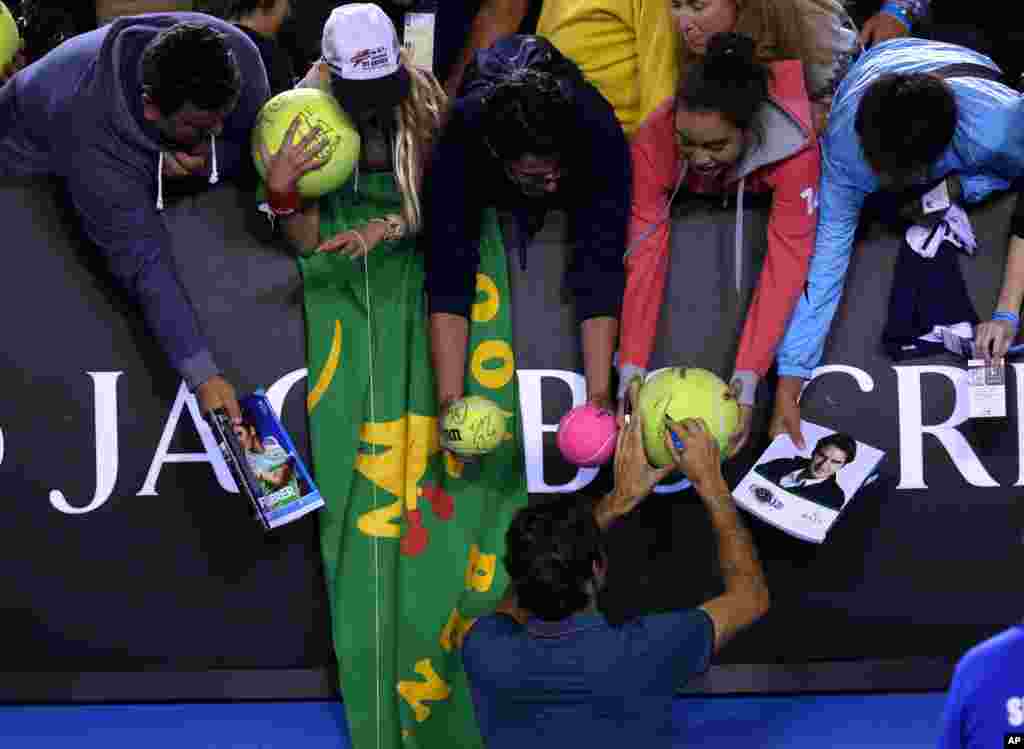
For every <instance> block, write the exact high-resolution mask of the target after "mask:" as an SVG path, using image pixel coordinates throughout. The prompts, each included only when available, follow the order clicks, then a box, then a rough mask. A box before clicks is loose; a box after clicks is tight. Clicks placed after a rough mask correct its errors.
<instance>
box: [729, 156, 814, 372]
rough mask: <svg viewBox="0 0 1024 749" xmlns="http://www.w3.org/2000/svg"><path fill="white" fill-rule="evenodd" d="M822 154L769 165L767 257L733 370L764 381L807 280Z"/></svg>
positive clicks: (812, 248) (791, 158)
mask: <svg viewBox="0 0 1024 749" xmlns="http://www.w3.org/2000/svg"><path fill="white" fill-rule="evenodd" d="M820 173H821V153H820V150H819V148H818V143H817V141H816V140H815V141H814V142H813V143H812V145H811V146H809V147H808V148H805V149H804V150H803V151H800V152H799V153H797V154H796V155H794V156H792V157H790V158H789V159H787V160H786V161H783V162H781V163H780V164H777V165H775V166H772V167H769V168H768V171H767V174H766V175H765V177H766V181H767V182H768V184H769V185H770V186H771V187H772V188H773V190H772V207H771V211H770V214H769V217H768V253H767V255H766V256H765V261H764V268H763V270H762V271H761V277H760V279H759V280H758V284H757V289H756V290H755V292H754V298H753V300H751V303H750V308H749V309H748V311H747V319H746V322H745V323H744V325H743V335H742V337H741V338H740V347H739V351H738V352H737V354H736V371H737V372H754V373H756V374H757V375H758V377H763V376H764V375H765V373H766V372H767V371H768V369H769V368H770V367H771V365H772V361H774V359H775V350H776V348H778V345H779V341H780V340H782V335H783V333H785V331H786V325H787V324H788V322H789V318H790V315H792V314H793V308H794V307H795V306H796V302H797V299H799V297H800V293H801V292H802V291H803V288H804V284H805V283H806V282H807V268H808V265H809V263H810V258H811V253H812V251H813V250H814V237H815V232H816V229H817V225H818V180H819V177H820Z"/></svg>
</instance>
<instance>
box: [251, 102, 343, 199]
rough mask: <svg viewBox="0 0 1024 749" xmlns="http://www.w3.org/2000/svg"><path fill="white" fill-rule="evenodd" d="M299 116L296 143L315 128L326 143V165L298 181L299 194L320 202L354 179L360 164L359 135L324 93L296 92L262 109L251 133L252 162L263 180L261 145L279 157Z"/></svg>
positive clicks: (264, 176) (340, 110)
mask: <svg viewBox="0 0 1024 749" xmlns="http://www.w3.org/2000/svg"><path fill="white" fill-rule="evenodd" d="M296 115H298V116H299V117H300V124H299V126H298V128H297V130H296V133H295V135H294V137H293V141H294V142H298V141H300V140H301V139H302V138H303V136H305V135H306V134H307V133H308V132H309V131H310V130H311V129H313V128H319V129H320V132H321V137H322V138H325V139H326V141H327V147H326V148H327V151H326V155H327V158H328V161H327V163H326V164H324V165H323V166H322V167H319V168H318V169H314V170H312V171H310V172H307V173H306V174H304V175H302V177H300V178H299V185H298V187H299V194H300V195H302V196H303V197H306V198H318V197H320V196H321V195H326V194H327V193H329V192H331V191H332V190H336V189H338V188H339V187H341V186H342V185H343V184H344V183H345V180H347V179H348V178H349V176H351V174H352V171H353V170H354V169H355V167H356V164H357V163H358V162H359V145H360V141H359V131H358V130H357V129H356V126H355V124H353V122H352V120H351V118H350V117H349V116H348V115H347V114H345V111H344V110H343V109H342V108H341V107H340V106H339V105H338V102H337V100H336V99H335V98H334V97H333V96H331V95H330V94H328V93H327V92H325V91H320V90H319V89H315V88H296V89H292V90H291V91H285V92H284V93H281V94H278V95H277V96H275V97H274V98H272V99H270V101H268V102H267V103H266V104H264V105H263V108H262V109H261V110H260V113H259V115H258V116H257V117H256V125H255V127H253V131H252V153H253V159H255V161H256V170H257V171H258V172H259V173H260V176H261V177H263V178H264V179H266V177H267V165H266V164H264V163H263V157H262V154H261V153H260V147H259V143H260V141H262V142H263V144H264V145H265V146H266V147H267V150H268V151H269V152H270V153H271V154H274V153H277V150H278V149H279V148H280V147H281V143H282V141H284V135H285V133H286V132H287V130H288V128H289V127H290V126H291V124H292V121H293V120H294V119H295V117H296Z"/></svg>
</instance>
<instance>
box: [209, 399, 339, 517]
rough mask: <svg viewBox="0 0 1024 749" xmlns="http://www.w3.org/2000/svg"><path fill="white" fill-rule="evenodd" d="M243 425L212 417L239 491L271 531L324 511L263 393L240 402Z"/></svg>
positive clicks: (216, 414) (322, 503) (317, 492)
mask: <svg viewBox="0 0 1024 749" xmlns="http://www.w3.org/2000/svg"><path fill="white" fill-rule="evenodd" d="M238 405H239V407H240V409H241V411H242V423H241V424H237V425H232V424H231V422H230V419H228V417H227V414H225V413H223V412H222V411H221V412H217V413H215V414H214V415H213V419H212V422H211V423H212V425H213V428H214V432H215V433H216V434H217V435H218V437H219V438H220V445H221V450H222V451H223V452H224V457H225V460H227V463H228V466H229V467H230V468H231V471H232V473H233V474H234V477H235V481H236V482H237V483H238V485H239V489H240V490H241V491H243V492H244V493H245V494H246V495H248V497H249V500H250V502H251V503H252V505H253V509H254V510H255V514H256V516H257V518H258V519H259V521H260V522H261V523H262V524H263V527H264V528H266V529H267V530H270V529H273V528H278V527H280V526H282V525H285V524H286V523H290V522H292V521H293V520H298V519H299V518H301V517H303V516H304V515H308V514H309V513H310V512H313V511H314V510H318V509H320V508H321V507H323V506H324V501H323V499H322V498H321V496H320V492H319V491H318V490H317V488H316V485H315V484H314V483H313V479H312V478H311V477H310V475H309V472H308V471H307V470H306V466H305V464H304V463H303V462H302V459H301V458H300V457H299V454H298V451H297V450H296V449H295V445H294V444H292V441H291V438H290V437H289V436H288V433H287V432H286V431H285V429H284V426H283V425H282V424H281V421H280V420H279V419H278V418H277V415H276V414H275V413H274V409H273V407H272V406H271V405H270V401H269V400H268V399H267V397H266V395H265V394H264V393H263V392H262V391H260V392H257V393H254V394H253V395H249V396H247V397H245V398H242V399H240V400H239V402H238Z"/></svg>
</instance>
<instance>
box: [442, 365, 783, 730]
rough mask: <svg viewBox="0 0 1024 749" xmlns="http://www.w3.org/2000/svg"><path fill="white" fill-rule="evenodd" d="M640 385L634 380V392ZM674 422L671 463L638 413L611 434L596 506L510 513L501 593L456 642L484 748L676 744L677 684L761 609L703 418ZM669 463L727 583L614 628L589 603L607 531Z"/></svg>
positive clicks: (563, 504)
mask: <svg viewBox="0 0 1024 749" xmlns="http://www.w3.org/2000/svg"><path fill="white" fill-rule="evenodd" d="M635 392H636V385H634V386H633V388H632V389H631V393H630V398H631V399H633V398H634V397H635ZM671 427H672V429H674V430H675V431H676V433H677V434H678V435H679V436H680V437H681V438H682V440H683V443H684V444H685V445H686V449H685V451H684V452H680V451H678V450H676V449H675V448H674V447H672V446H671V443H670V442H668V437H667V436H666V442H667V444H668V445H669V448H670V449H671V450H672V452H673V455H674V456H675V460H676V463H675V465H672V466H669V468H667V469H654V468H651V467H650V465H648V463H647V457H646V454H645V452H644V447H643V438H642V436H641V432H640V420H639V419H632V420H631V422H630V423H629V424H628V425H627V426H626V427H625V428H624V429H623V430H622V431H621V432H620V435H619V441H618V445H617V448H616V455H615V489H614V490H613V492H612V493H611V494H609V495H608V496H606V497H604V498H603V499H601V500H600V501H599V502H597V504H596V505H592V504H590V503H587V502H585V501H583V500H580V499H579V498H577V497H573V496H568V497H565V498H562V499H557V500H553V501H551V502H546V503H544V504H540V505H535V506H532V507H527V508H525V509H523V510H521V511H520V512H519V513H518V514H517V515H516V517H515V519H514V520H513V521H512V525H511V526H510V528H509V530H508V533H507V535H506V555H505V559H504V562H505V567H506V569H507V570H508V573H509V577H510V578H511V584H510V586H509V591H508V592H507V593H506V596H505V599H504V600H503V601H502V603H501V604H500V605H499V607H498V613H495V614H492V615H490V616H485V617H481V618H480V619H479V620H477V621H476V623H475V624H474V625H473V627H472V629H470V631H469V633H468V634H467V635H466V638H465V640H464V642H463V646H462V659H463V664H464V665H465V669H466V674H467V676H468V677H469V682H470V686H471V687H472V691H473V701H474V705H475V707H476V713H477V719H478V721H479V723H480V730H481V734H482V735H483V737H484V740H485V741H486V743H487V746H488V749H502V748H503V747H514V748H515V749H522V747H529V749H546V747H557V748H558V749H565V747H567V746H609V747H611V746H625V747H637V749H639V748H640V747H643V749H655V748H656V747H668V746H671V744H672V734H673V728H672V698H673V695H674V694H675V691H676V689H677V688H678V687H679V686H681V685H682V684H683V683H684V682H685V681H687V680H688V679H689V678H690V677H692V676H693V675H695V674H699V673H701V672H703V671H704V670H705V669H707V667H708V664H709V661H710V659H711V656H712V654H713V653H714V652H717V650H718V649H719V648H721V647H722V646H723V645H724V644H725V643H726V642H728V641H729V640H730V639H731V638H732V637H733V635H735V634H736V633H737V632H738V631H740V630H741V629H744V628H745V627H747V626H749V625H750V624H752V623H753V622H754V621H756V620H757V619H758V618H760V617H761V616H762V615H763V614H764V613H765V611H767V608H768V590H767V587H766V585H765V581H764V576H763V574H762V571H761V566H760V563H759V562H758V560H757V554H756V552H755V550H754V546H753V543H752V542H751V538H750V535H749V533H748V531H747V530H746V528H745V527H744V526H743V524H742V522H741V521H740V518H739V515H738V513H737V511H736V507H735V504H734V503H733V499H732V496H731V494H730V492H729V488H728V486H727V485H726V483H725V481H724V479H723V478H722V474H721V465H720V458H719V451H718V444H717V442H716V441H715V440H714V438H712V437H711V435H710V434H709V433H708V431H707V428H706V427H705V426H704V424H703V422H699V421H692V420H690V421H685V422H682V423H676V424H672V425H671ZM666 431H667V430H666ZM673 468H678V469H679V470H682V471H683V472H684V473H685V474H686V475H687V477H688V478H689V479H690V480H691V481H692V482H693V484H694V486H695V487H696V489H697V493H698V495H699V496H700V498H701V499H702V500H703V502H704V504H705V506H706V507H707V509H708V512H709V514H710V516H711V523H712V526H713V527H714V529H715V533H716V535H717V538H718V556H719V562H720V564H721V569H722V573H723V577H724V582H725V593H724V594H722V595H721V596H719V597H717V598H715V599H713V600H711V601H708V602H707V603H705V604H704V605H703V606H700V607H699V608H696V609H690V610H687V611H676V612H671V613H666V614H655V615H652V616H644V617H640V618H637V619H635V620H632V621H630V622H627V623H626V624H624V625H621V626H612V625H610V624H609V623H608V622H607V621H606V620H605V618H604V616H603V615H602V614H601V613H600V612H599V611H598V610H597V606H596V603H595V601H596V597H597V593H598V591H599V590H600V589H601V587H602V585H603V584H604V579H605V575H606V572H607V565H608V562H607V558H606V556H605V552H604V547H603V543H602V536H601V532H602V530H603V529H604V528H606V527H607V526H608V525H610V524H611V523H612V522H614V521H615V520H616V519H617V518H619V517H621V516H622V515H625V514H626V513H628V512H630V511H631V510H632V509H633V508H634V507H636V505H637V504H639V502H640V501H641V500H642V499H643V498H644V497H645V496H647V494H649V493H650V492H651V490H652V489H653V487H654V485H655V484H657V483H658V482H659V481H660V480H661V479H663V478H664V477H665V476H667V474H668V472H669V471H671V470H672V469H673Z"/></svg>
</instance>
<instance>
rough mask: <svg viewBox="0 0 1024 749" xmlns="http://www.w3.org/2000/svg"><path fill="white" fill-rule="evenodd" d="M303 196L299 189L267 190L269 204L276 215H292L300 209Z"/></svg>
mask: <svg viewBox="0 0 1024 749" xmlns="http://www.w3.org/2000/svg"><path fill="white" fill-rule="evenodd" d="M301 200H302V199H301V197H300V196H299V191H298V190H292V191H291V192H284V193H281V192H272V191H270V190H267V204H268V205H269V206H270V210H271V212H272V213H273V214H274V215H275V216H290V215H291V214H293V213H295V212H296V211H297V210H299V205H300V203H301Z"/></svg>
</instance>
